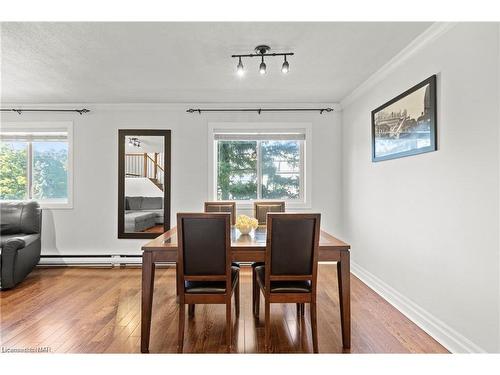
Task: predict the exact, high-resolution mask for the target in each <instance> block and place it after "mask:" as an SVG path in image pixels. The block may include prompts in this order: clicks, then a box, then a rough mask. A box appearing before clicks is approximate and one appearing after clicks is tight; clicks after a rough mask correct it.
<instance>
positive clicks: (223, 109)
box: [186, 107, 333, 115]
mask: <svg viewBox="0 0 500 375" xmlns="http://www.w3.org/2000/svg"><path fill="white" fill-rule="evenodd" d="M310 111H314V112H319V113H320V114H323V112H333V108H330V107H327V108H239V109H236V108H207V109H201V108H189V109H188V110H186V112H187V113H198V114H200V115H201V113H202V112H257V113H258V114H259V115H260V114H261V113H262V112H310Z"/></svg>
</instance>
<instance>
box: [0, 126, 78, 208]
mask: <svg viewBox="0 0 500 375" xmlns="http://www.w3.org/2000/svg"><path fill="white" fill-rule="evenodd" d="M58 129H61V130H64V131H65V132H67V134H68V137H67V139H68V201H67V202H66V203H48V202H46V203H44V202H43V201H40V207H41V208H42V209H72V208H73V122H72V121H37V122H33V121H30V122H28V121H19V122H17V121H16V122H14V121H9V122H2V124H1V126H0V130H18V131H35V130H38V131H44V130H58Z"/></svg>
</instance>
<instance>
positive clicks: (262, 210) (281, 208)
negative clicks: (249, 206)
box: [253, 201, 285, 225]
mask: <svg viewBox="0 0 500 375" xmlns="http://www.w3.org/2000/svg"><path fill="white" fill-rule="evenodd" d="M270 212H285V202H284V201H275V202H271V201H265V202H254V204H253V214H254V217H255V218H256V219H257V221H258V223H259V225H265V224H266V223H267V214H268V213H270Z"/></svg>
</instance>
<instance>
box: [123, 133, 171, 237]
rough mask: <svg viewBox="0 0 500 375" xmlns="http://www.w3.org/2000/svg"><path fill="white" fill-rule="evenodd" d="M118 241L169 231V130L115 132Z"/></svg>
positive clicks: (152, 235)
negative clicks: (116, 138) (116, 141)
mask: <svg viewBox="0 0 500 375" xmlns="http://www.w3.org/2000/svg"><path fill="white" fill-rule="evenodd" d="M118 168H119V170H118V171H119V173H118V178H119V182H118V238H155V237H158V236H159V235H160V234H162V233H163V232H166V231H167V230H169V229H170V130H154V129H151V130H149V129H148V130H145V129H122V130H119V132H118Z"/></svg>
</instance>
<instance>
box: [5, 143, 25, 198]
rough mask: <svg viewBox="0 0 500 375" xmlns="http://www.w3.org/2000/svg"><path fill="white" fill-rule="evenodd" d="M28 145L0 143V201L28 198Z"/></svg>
mask: <svg viewBox="0 0 500 375" xmlns="http://www.w3.org/2000/svg"><path fill="white" fill-rule="evenodd" d="M27 150H28V145H27V143H26V142H15V141H13V142H5V141H2V142H0V199H1V200H22V199H27V198H28V188H27V187H28V180H27V165H28V153H27Z"/></svg>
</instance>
